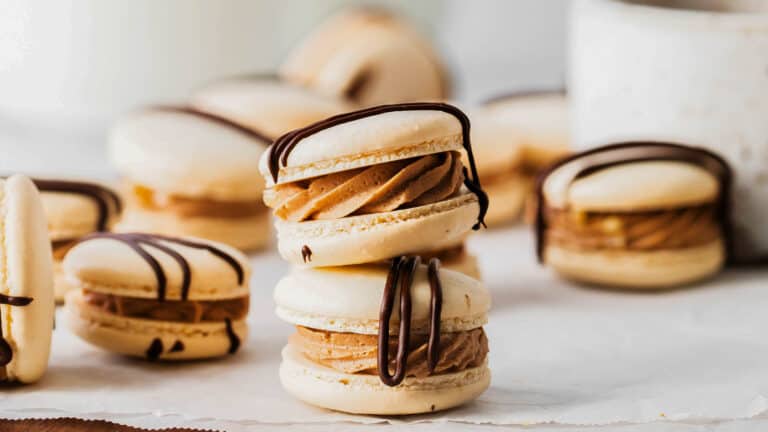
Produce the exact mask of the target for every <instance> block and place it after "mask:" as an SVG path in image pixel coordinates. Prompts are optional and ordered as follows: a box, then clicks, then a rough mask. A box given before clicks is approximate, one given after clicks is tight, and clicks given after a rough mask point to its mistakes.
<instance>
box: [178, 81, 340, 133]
mask: <svg viewBox="0 0 768 432" xmlns="http://www.w3.org/2000/svg"><path fill="white" fill-rule="evenodd" d="M190 104H191V106H193V107H194V108H196V109H198V110H200V111H205V112H209V113H212V114H215V115H218V116H221V117H225V118H228V119H230V120H232V121H234V122H236V123H238V124H240V125H242V126H245V127H247V128H250V129H254V130H257V131H260V132H262V133H264V134H265V135H267V136H269V137H271V138H277V137H278V136H280V135H282V134H284V133H286V132H289V131H291V130H293V129H298V128H300V127H303V126H306V125H308V124H310V123H314V122H316V121H318V120H322V119H324V118H326V117H330V116H332V115H334V114H339V113H342V112H345V111H351V110H352V106H350V104H349V103H347V102H344V101H343V100H341V99H338V98H336V97H333V96H328V95H321V94H319V93H317V92H315V91H312V90H310V89H306V88H302V87H299V86H297V85H293V84H289V83H286V82H283V81H280V80H278V79H266V78H259V77H253V78H249V77H239V78H238V77H236V78H231V79H224V80H220V81H215V82H212V83H210V84H208V85H206V86H204V87H203V88H201V89H199V90H198V91H196V92H195V93H194V94H193V95H192V97H191V100H190Z"/></svg>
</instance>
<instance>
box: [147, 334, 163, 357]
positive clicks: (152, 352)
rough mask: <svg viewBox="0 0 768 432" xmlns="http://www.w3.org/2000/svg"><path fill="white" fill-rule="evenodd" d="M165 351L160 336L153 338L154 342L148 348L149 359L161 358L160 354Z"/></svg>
mask: <svg viewBox="0 0 768 432" xmlns="http://www.w3.org/2000/svg"><path fill="white" fill-rule="evenodd" d="M162 353H163V341H162V340H160V338H154V339H152V343H151V344H149V348H147V352H146V354H147V360H149V361H155V360H157V359H159V358H160V354H162Z"/></svg>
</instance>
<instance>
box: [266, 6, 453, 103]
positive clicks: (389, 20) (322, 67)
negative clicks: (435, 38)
mask: <svg viewBox="0 0 768 432" xmlns="http://www.w3.org/2000/svg"><path fill="white" fill-rule="evenodd" d="M280 75H281V76H282V77H283V78H284V79H285V80H286V81H289V82H293V83H296V84H299V85H301V86H305V87H309V88H312V89H315V90H317V91H319V92H322V93H325V94H328V95H333V96H336V97H340V98H346V99H348V100H350V101H352V102H354V103H356V104H358V105H361V106H373V105H379V104H385V103H397V102H413V101H425V100H429V101H438V100H445V99H446V98H447V97H448V96H449V95H448V93H449V89H448V78H447V73H446V71H445V69H444V67H443V66H442V64H441V63H440V61H439V60H438V56H437V54H436V53H435V51H434V50H433V49H432V47H431V46H430V44H429V43H428V42H427V41H426V40H424V38H423V37H422V36H421V35H419V34H418V33H417V32H416V31H415V30H414V29H413V28H412V27H411V25H410V24H408V23H407V22H405V21H404V20H402V19H401V18H399V17H396V16H394V15H392V14H391V13H388V12H386V11H384V10H381V9H374V8H370V7H368V8H354V9H348V10H345V11H343V12H341V13H339V14H337V15H334V16H332V17H331V18H329V19H328V20H327V21H326V22H325V23H323V24H322V25H321V26H319V27H318V29H317V30H315V31H314V32H312V33H310V34H309V35H308V36H307V37H306V39H304V41H303V42H301V44H300V45H299V46H298V47H297V48H296V49H295V50H294V51H293V52H292V53H291V54H290V55H289V56H288V59H287V60H286V61H285V63H283V65H282V67H281V68H280Z"/></svg>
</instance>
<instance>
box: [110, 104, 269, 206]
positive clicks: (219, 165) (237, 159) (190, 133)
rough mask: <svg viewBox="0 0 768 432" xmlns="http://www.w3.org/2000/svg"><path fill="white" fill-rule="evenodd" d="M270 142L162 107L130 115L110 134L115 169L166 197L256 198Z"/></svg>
mask: <svg viewBox="0 0 768 432" xmlns="http://www.w3.org/2000/svg"><path fill="white" fill-rule="evenodd" d="M268 144H269V143H268V142H267V141H266V139H263V138H259V137H257V136H255V135H250V134H248V133H246V132H244V131H243V130H240V129H238V128H237V127H233V126H229V125H226V124H223V123H221V122H218V121H214V120H211V119H209V118H206V117H205V116H201V115H196V114H193V113H190V112H185V111H179V110H166V109H147V110H143V111H139V112H136V113H133V114H131V115H130V116H128V117H127V118H125V119H123V120H122V121H121V122H119V123H118V124H117V125H116V126H115V127H114V129H113V130H112V132H111V136H110V153H111V159H112V161H113V163H114V165H115V166H116V167H117V169H118V171H119V172H120V174H121V175H123V176H124V177H125V178H126V179H127V180H128V181H130V182H133V183H137V184H141V185H143V186H146V187H149V188H151V189H155V190H158V191H162V192H163V193H167V194H174V195H180V196H185V197H192V198H206V199H214V200H223V201H227V200H233V201H238V200H240V201H242V200H258V199H260V198H261V193H262V191H263V188H264V182H263V180H262V178H261V176H260V175H259V172H258V169H257V167H258V162H259V157H260V156H261V153H262V152H263V151H264V149H265V148H266V147H267V145H268Z"/></svg>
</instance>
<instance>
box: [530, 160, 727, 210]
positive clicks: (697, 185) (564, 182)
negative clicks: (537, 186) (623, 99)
mask: <svg viewBox="0 0 768 432" xmlns="http://www.w3.org/2000/svg"><path fill="white" fill-rule="evenodd" d="M579 168H580V166H579V165H578V163H567V164H565V165H563V166H561V167H559V168H558V169H556V170H555V171H554V172H552V173H551V174H550V175H549V176H548V177H547V179H546V181H545V183H544V196H545V198H546V202H547V205H549V206H551V207H556V208H566V207H570V208H572V209H574V210H578V211H597V212H631V211H643V210H664V209H674V208H680V207H685V206H694V205H701V204H706V203H713V202H715V201H716V200H717V197H718V194H719V192H720V187H719V183H718V180H717V178H715V177H714V176H713V175H712V174H710V173H709V172H707V171H706V170H704V169H703V168H700V167H698V166H696V165H692V164H688V163H684V162H674V161H649V162H632V163H627V164H622V165H616V166H613V167H609V168H605V169H602V170H599V171H596V172H594V173H592V174H589V175H587V176H585V177H581V178H578V179H576V180H573V175H574V171H577V170H578V169H579Z"/></svg>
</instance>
